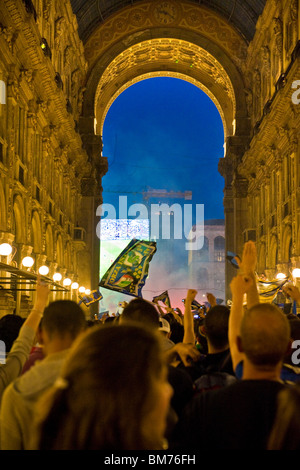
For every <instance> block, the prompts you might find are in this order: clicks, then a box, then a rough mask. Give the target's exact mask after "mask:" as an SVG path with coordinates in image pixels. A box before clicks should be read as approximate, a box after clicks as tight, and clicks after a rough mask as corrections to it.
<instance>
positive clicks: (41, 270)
mask: <svg viewBox="0 0 300 470" xmlns="http://www.w3.org/2000/svg"><path fill="white" fill-rule="evenodd" d="M39 273H40V274H41V275H42V276H47V274H48V273H49V268H48V266H41V267H40V268H39Z"/></svg>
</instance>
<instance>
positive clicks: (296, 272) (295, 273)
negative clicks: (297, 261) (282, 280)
mask: <svg viewBox="0 0 300 470" xmlns="http://www.w3.org/2000/svg"><path fill="white" fill-rule="evenodd" d="M292 276H293V277H294V278H300V268H295V269H293V271H292Z"/></svg>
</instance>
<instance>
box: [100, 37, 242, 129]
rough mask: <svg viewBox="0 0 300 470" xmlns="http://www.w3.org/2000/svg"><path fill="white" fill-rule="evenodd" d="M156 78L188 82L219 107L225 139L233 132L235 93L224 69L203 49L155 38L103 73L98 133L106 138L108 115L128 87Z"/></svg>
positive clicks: (115, 60)
mask: <svg viewBox="0 0 300 470" xmlns="http://www.w3.org/2000/svg"><path fill="white" fill-rule="evenodd" d="M153 77H173V78H178V79H182V80H185V81H187V82H189V83H191V84H193V85H195V86H196V87H198V88H200V89H201V90H202V91H203V92H205V93H206V94H207V95H208V96H209V98H210V99H211V100H212V101H213V102H214V104H215V106H216V107H217V109H218V111H219V113H220V116H221V119H222V121H223V126H224V134H225V137H226V136H227V135H231V134H232V133H233V121H234V116H235V113H236V101H235V94H234V89H233V86H232V83H231V81H230V78H229V76H228V74H227V72H226V71H225V69H224V67H223V66H222V65H221V64H220V63H219V62H218V61H217V60H216V59H215V58H214V57H213V56H212V55H211V54H209V53H208V52H207V51H205V50H204V49H203V48H201V47H199V46H197V45H195V44H191V43H189V42H187V41H183V40H179V39H175V38H173V39H152V40H149V41H144V42H142V43H138V44H136V45H135V46H133V47H130V48H129V49H127V50H125V51H124V52H122V53H121V54H119V55H118V56H117V57H115V58H114V60H112V61H111V62H110V64H109V65H108V66H107V67H106V69H105V71H104V72H103V74H102V76H101V78H100V80H99V83H98V86H97V90H96V95H95V109H94V113H95V118H96V122H97V126H96V132H97V134H100V135H102V129H103V124H104V120H105V117H106V115H107V112H108V110H109V108H110V106H111V105H112V103H113V102H114V100H115V99H116V98H117V97H118V96H119V95H120V94H121V93H122V92H123V91H124V90H125V89H126V88H128V87H130V86H131V85H133V84H134V83H137V82H138V81H141V80H145V79H147V78H153Z"/></svg>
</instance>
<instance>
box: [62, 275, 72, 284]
mask: <svg viewBox="0 0 300 470" xmlns="http://www.w3.org/2000/svg"><path fill="white" fill-rule="evenodd" d="M63 284H64V286H70V285H71V284H72V281H71V279H69V278H68V277H66V278H65V279H64V282H63Z"/></svg>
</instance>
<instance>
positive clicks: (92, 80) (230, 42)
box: [82, 1, 248, 137]
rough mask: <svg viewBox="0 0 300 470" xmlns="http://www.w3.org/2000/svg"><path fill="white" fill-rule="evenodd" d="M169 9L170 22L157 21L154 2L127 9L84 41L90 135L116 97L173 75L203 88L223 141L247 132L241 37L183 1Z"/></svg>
mask: <svg viewBox="0 0 300 470" xmlns="http://www.w3.org/2000/svg"><path fill="white" fill-rule="evenodd" d="M171 3H172V2H171ZM173 6H174V14H173V19H172V21H170V23H168V24H165V23H164V21H163V20H162V19H161V18H160V15H159V10H158V9H157V2H149V1H148V2H139V3H138V5H132V6H130V7H125V8H123V9H122V10H120V11H119V12H117V13H115V14H112V15H111V16H109V18H108V19H107V20H105V21H104V22H103V23H102V24H101V25H100V26H99V27H98V28H97V29H96V30H95V31H94V32H93V33H92V34H91V35H90V37H89V38H88V40H87V42H86V43H85V56H86V59H87V61H88V66H89V69H88V74H87V81H86V91H85V95H84V102H83V115H82V117H83V118H84V117H86V118H89V119H90V120H91V121H92V122H89V124H88V126H89V131H90V133H93V131H94V117H95V118H96V121H97V127H96V132H97V133H98V134H101V129H102V126H103V122H104V119H105V116H106V113H107V110H108V109H109V107H110V105H111V104H112V102H113V101H114V99H116V97H117V96H118V94H119V93H121V92H122V91H124V89H126V88H127V87H129V86H131V85H132V84H133V83H135V82H136V81H139V80H143V79H145V78H150V77H154V76H174V77H177V78H181V79H184V80H187V81H189V82H191V83H193V84H195V85H196V86H198V87H199V88H202V90H203V91H205V93H207V94H208V95H209V96H210V98H211V99H212V100H213V101H214V103H215V104H216V106H217V108H218V110H219V112H220V115H221V118H222V120H223V124H224V134H225V137H226V136H229V135H234V134H239V133H241V134H243V133H245V123H244V121H243V122H241V123H240V121H241V120H244V119H247V118H248V112H247V106H246V99H245V94H244V83H243V77H242V72H241V69H242V63H243V61H244V59H245V57H246V51H247V43H246V41H245V39H244V38H242V36H241V35H240V34H239V33H238V32H237V31H236V30H235V29H234V28H233V27H232V26H231V25H230V24H229V23H228V22H227V21H226V20H225V19H223V18H221V17H220V16H219V15H218V14H217V13H215V12H213V11H211V10H208V9H207V8H205V7H203V6H200V5H195V4H191V3H189V2H185V1H182V2H175V3H174V5H173ZM85 125H87V123H85Z"/></svg>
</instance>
